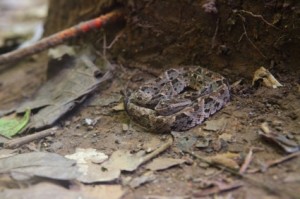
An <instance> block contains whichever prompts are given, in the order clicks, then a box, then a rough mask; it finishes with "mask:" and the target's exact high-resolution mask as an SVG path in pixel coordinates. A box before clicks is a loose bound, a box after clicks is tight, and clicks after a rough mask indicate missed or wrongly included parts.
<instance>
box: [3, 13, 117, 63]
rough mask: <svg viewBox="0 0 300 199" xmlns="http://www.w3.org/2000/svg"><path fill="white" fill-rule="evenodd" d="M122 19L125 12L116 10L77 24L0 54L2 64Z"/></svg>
mask: <svg viewBox="0 0 300 199" xmlns="http://www.w3.org/2000/svg"><path fill="white" fill-rule="evenodd" d="M120 19H123V13H122V12H121V11H120V10H116V11H112V12H109V13H107V14H105V15H101V16H100V17H97V18H95V19H92V20H89V21H86V22H82V23H80V24H78V25H76V26H72V27H71V28H68V29H65V30H63V31H60V32H58V33H56V34H54V35H51V36H49V37H46V38H44V39H42V40H40V41H38V42H37V43H35V44H33V45H31V46H28V47H25V48H21V49H17V50H15V51H12V52H9V53H6V54H3V55H0V64H4V63H9V62H14V61H17V60H20V59H22V58H25V57H27V56H30V55H34V54H36V53H39V52H42V51H44V50H46V49H49V48H51V47H54V46H57V45H59V44H62V43H63V42H65V41H67V40H70V39H71V38H74V37H77V36H79V35H81V34H84V33H86V32H89V31H91V30H95V29H100V28H103V27H105V26H106V25H107V24H111V23H114V22H116V21H118V20H120Z"/></svg>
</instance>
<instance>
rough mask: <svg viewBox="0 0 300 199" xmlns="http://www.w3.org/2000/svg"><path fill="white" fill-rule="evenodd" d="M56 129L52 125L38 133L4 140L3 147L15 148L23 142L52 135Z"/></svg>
mask: <svg viewBox="0 0 300 199" xmlns="http://www.w3.org/2000/svg"><path fill="white" fill-rule="evenodd" d="M56 130H57V127H53V128H51V129H46V130H44V131H40V132H38V133H34V134H31V135H27V136H24V137H20V138H15V139H13V140H10V141H7V142H5V143H4V147H5V148H9V149H15V148H17V147H19V146H22V145H24V144H27V143H29V142H31V141H34V140H38V139H41V138H44V137H47V136H49V135H54V134H55V131H56Z"/></svg>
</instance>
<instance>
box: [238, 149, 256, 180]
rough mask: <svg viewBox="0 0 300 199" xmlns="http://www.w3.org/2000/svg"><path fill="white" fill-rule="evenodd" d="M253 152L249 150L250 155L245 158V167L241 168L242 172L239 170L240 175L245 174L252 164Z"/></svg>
mask: <svg viewBox="0 0 300 199" xmlns="http://www.w3.org/2000/svg"><path fill="white" fill-rule="evenodd" d="M252 155H253V151H252V148H251V149H250V150H249V153H248V154H247V156H246V158H245V161H244V163H243V165H242V166H241V168H240V170H239V173H240V174H244V173H245V171H246V170H247V168H248V167H249V164H250V163H251V161H252V159H253V157H252Z"/></svg>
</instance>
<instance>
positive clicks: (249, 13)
mask: <svg viewBox="0 0 300 199" xmlns="http://www.w3.org/2000/svg"><path fill="white" fill-rule="evenodd" d="M237 12H240V13H245V14H248V15H250V16H252V17H254V18H259V19H261V20H262V21H263V22H264V23H265V24H267V25H269V26H271V27H272V28H275V29H277V30H281V29H280V28H277V27H276V26H274V25H273V24H271V23H270V22H268V21H267V20H265V18H264V17H263V16H262V15H257V14H253V13H252V12H250V11H247V10H238V11H237Z"/></svg>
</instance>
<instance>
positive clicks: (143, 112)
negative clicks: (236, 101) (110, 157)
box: [125, 66, 230, 133]
mask: <svg viewBox="0 0 300 199" xmlns="http://www.w3.org/2000/svg"><path fill="white" fill-rule="evenodd" d="M229 99H230V93H229V86H228V83H227V81H226V79H225V78H224V77H223V76H221V75H220V74H218V73H215V72H212V71H210V70H208V69H205V68H202V67H199V66H187V67H183V68H179V69H169V70H167V71H165V72H164V73H163V74H161V75H160V76H159V77H157V78H155V79H152V80H150V81H148V82H146V83H144V85H142V86H141V87H140V88H139V89H138V90H136V91H134V92H132V93H131V94H129V95H128V96H127V97H126V99H125V108H126V111H127V113H128V114H129V116H130V117H131V118H132V119H133V120H134V121H136V122H137V123H139V124H140V125H142V126H144V127H146V128H147V129H149V130H152V131H156V132H159V133H163V132H170V131H185V130H188V129H190V128H192V127H194V126H196V125H199V124H201V123H203V121H204V120H205V119H206V118H208V117H209V116H211V115H212V114H214V113H216V112H217V111H218V110H220V109H221V108H222V107H223V106H224V105H225V104H226V103H227V102H228V101H229Z"/></svg>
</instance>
